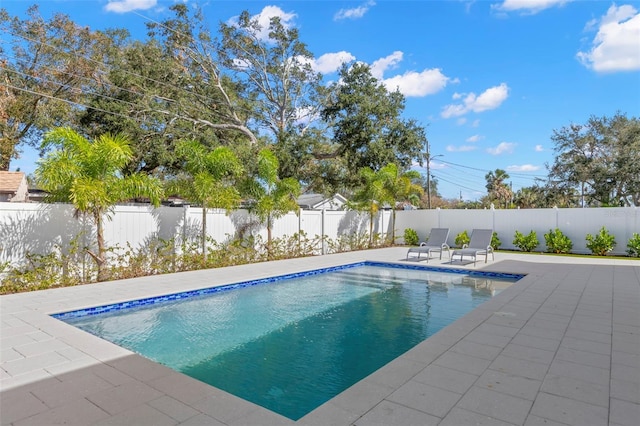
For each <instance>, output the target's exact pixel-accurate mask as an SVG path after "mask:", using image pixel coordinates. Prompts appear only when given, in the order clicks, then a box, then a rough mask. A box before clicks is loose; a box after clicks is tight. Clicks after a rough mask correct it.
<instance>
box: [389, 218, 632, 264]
mask: <svg viewBox="0 0 640 426" xmlns="http://www.w3.org/2000/svg"><path fill="white" fill-rule="evenodd" d="M401 213H402V214H401ZM603 226H604V227H605V228H606V229H607V231H608V232H609V233H610V234H612V235H613V236H615V239H616V246H615V248H614V249H613V251H612V254H617V255H624V254H626V251H627V243H628V242H629V239H630V238H631V237H632V236H633V234H634V233H638V234H640V209H639V208H637V207H610V208H588V209H587V208H585V209H582V208H576V209H558V208H552V209H509V210H441V209H437V210H414V211H407V212H398V215H397V218H396V225H395V228H396V234H399V235H403V233H404V230H405V228H412V229H415V230H416V231H417V232H418V236H419V237H420V240H424V239H425V238H426V237H427V234H428V233H429V230H430V229H431V228H449V229H450V232H449V241H448V243H449V245H451V246H452V247H453V245H454V241H455V238H456V235H458V234H459V233H461V232H462V231H465V230H466V231H467V233H468V234H469V235H471V230H472V229H474V228H485V229H493V230H494V231H495V232H497V233H498V238H499V239H500V241H501V242H502V244H501V245H500V248H501V249H506V250H518V248H517V247H516V246H514V245H513V238H514V234H515V232H516V231H519V232H520V233H522V234H525V235H527V234H529V232H531V231H535V232H536V234H537V236H538V241H539V242H540V245H538V247H537V249H536V251H546V248H547V247H546V244H545V240H544V234H547V233H549V231H550V230H554V229H556V228H558V229H560V231H562V233H563V234H564V235H566V236H567V237H569V238H570V239H571V241H572V242H573V250H572V252H573V253H591V251H590V250H589V249H588V248H587V241H586V236H587V234H591V235H595V234H597V233H598V232H600V229H601V228H602V227H603Z"/></svg>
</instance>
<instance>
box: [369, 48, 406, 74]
mask: <svg viewBox="0 0 640 426" xmlns="http://www.w3.org/2000/svg"><path fill="white" fill-rule="evenodd" d="M403 56H404V54H403V53H402V52H401V51H399V50H396V51H395V52H393V53H392V54H391V55H389V56H385V57H384V58H380V59H378V60H377V61H374V62H373V64H371V75H372V76H374V77H375V78H377V79H378V80H382V76H383V75H384V72H385V71H387V70H389V69H394V68H396V67H397V66H398V64H399V63H400V62H401V61H402V57H403Z"/></svg>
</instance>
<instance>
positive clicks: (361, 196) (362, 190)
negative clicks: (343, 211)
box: [347, 167, 389, 247]
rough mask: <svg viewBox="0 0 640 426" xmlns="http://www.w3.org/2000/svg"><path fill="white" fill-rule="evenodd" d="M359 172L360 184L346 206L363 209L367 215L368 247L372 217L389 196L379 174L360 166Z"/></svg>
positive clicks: (371, 233) (370, 240)
mask: <svg viewBox="0 0 640 426" xmlns="http://www.w3.org/2000/svg"><path fill="white" fill-rule="evenodd" d="M359 174H360V179H361V180H362V185H361V186H360V187H359V188H358V190H357V191H356V192H355V194H354V195H353V199H352V200H351V201H350V202H349V203H348V204H347V206H348V207H349V208H351V209H354V210H359V211H365V212H367V214H368V215H369V247H371V246H372V244H373V218H374V217H375V216H376V214H378V211H379V210H380V207H381V205H382V204H383V203H384V202H385V201H386V200H387V199H388V198H389V196H388V193H387V191H386V189H385V187H384V181H383V179H381V177H380V175H379V174H377V173H376V172H374V171H373V170H371V169H370V168H369V167H363V168H361V169H360V172H359Z"/></svg>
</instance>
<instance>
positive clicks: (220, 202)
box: [167, 141, 243, 261]
mask: <svg viewBox="0 0 640 426" xmlns="http://www.w3.org/2000/svg"><path fill="white" fill-rule="evenodd" d="M176 154H177V156H178V159H179V160H180V161H181V165H182V170H183V171H182V173H180V174H179V175H178V176H177V178H176V179H175V180H173V181H171V182H169V184H168V185H167V186H168V189H169V190H170V191H172V192H175V193H178V194H180V195H181V196H182V197H185V198H186V199H188V200H189V201H192V202H195V203H198V204H200V205H201V206H202V230H201V235H200V238H201V241H200V242H201V247H202V257H203V260H205V261H206V259H207V209H211V208H218V209H226V210H227V211H229V210H232V209H234V208H236V207H237V206H238V204H240V193H239V192H238V190H237V189H236V188H235V186H234V185H235V179H236V178H238V177H239V176H240V175H241V173H242V172H243V168H242V165H241V164H240V160H238V158H237V157H236V155H235V154H234V153H233V152H232V151H231V150H230V149H229V148H227V147H222V146H219V147H217V148H215V149H213V150H209V149H207V148H206V147H205V146H204V145H202V144H201V143H200V142H197V141H182V142H179V143H178V144H177V145H176Z"/></svg>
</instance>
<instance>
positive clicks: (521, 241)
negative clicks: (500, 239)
mask: <svg viewBox="0 0 640 426" xmlns="http://www.w3.org/2000/svg"><path fill="white" fill-rule="evenodd" d="M539 243H540V242H539V241H538V236H537V235H536V232H535V231H533V230H532V231H531V232H529V235H524V234H521V233H520V232H518V231H516V233H515V235H514V238H513V245H514V246H516V247H518V248H519V249H520V250H522V251H534V250H535V249H536V247H538V244H539Z"/></svg>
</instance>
